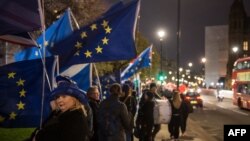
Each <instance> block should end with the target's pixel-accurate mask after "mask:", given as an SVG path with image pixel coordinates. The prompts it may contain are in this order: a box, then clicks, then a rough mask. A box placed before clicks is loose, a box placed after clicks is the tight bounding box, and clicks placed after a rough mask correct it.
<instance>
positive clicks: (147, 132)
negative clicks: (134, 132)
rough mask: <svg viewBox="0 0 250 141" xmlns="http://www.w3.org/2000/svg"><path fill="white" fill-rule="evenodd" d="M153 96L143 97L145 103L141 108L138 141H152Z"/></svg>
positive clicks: (150, 94)
mask: <svg viewBox="0 0 250 141" xmlns="http://www.w3.org/2000/svg"><path fill="white" fill-rule="evenodd" d="M153 97H154V96H153V94H152V93H146V94H145V95H144V99H145V103H144V105H143V106H142V107H141V114H142V115H141V121H140V125H139V126H140V136H139V141H152V140H153V128H154V114H153V112H154V105H155V103H154V101H153Z"/></svg>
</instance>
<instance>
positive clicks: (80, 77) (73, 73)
mask: <svg viewBox="0 0 250 141" xmlns="http://www.w3.org/2000/svg"><path fill="white" fill-rule="evenodd" d="M60 75H62V76H69V77H71V78H72V79H73V80H74V81H75V82H76V83H77V85H78V86H79V88H81V89H82V90H84V91H87V90H88V88H89V87H90V86H91V83H92V70H91V65H90V64H77V65H72V66H71V67H69V68H67V69H66V70H64V71H63V72H61V73H60Z"/></svg>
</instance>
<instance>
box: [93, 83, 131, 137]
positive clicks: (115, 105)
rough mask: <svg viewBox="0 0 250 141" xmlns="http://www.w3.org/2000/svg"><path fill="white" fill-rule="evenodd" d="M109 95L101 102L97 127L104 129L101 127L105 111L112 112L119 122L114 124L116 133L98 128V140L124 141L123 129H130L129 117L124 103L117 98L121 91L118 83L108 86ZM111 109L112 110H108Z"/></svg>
mask: <svg viewBox="0 0 250 141" xmlns="http://www.w3.org/2000/svg"><path fill="white" fill-rule="evenodd" d="M109 91H110V94H111V95H110V97H108V98H107V99H105V100H104V101H102V102H101V104H100V108H99V112H98V126H99V129H105V127H103V124H102V123H101V122H102V119H103V118H104V117H105V113H112V114H113V115H112V116H113V117H114V118H115V119H116V121H118V122H119V124H118V125H117V126H116V129H117V130H116V133H115V134H112V135H107V134H105V133H106V131H101V130H99V137H100V138H99V141H126V133H125V131H126V130H127V131H130V130H131V129H132V125H131V118H130V117H129V114H128V110H127V108H126V105H125V104H124V103H123V102H121V101H120V100H119V96H120V95H121V93H122V89H121V86H120V84H117V83H115V84H112V85H111V86H110V90H109ZM111 110H112V112H110V111H111Z"/></svg>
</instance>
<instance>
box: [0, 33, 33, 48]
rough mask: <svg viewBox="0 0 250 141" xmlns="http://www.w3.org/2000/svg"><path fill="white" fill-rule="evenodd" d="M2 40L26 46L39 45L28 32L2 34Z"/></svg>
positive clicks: (0, 37) (0, 38)
mask: <svg viewBox="0 0 250 141" xmlns="http://www.w3.org/2000/svg"><path fill="white" fill-rule="evenodd" d="M0 40H3V41H6V42H10V43H13V44H19V45H22V46H25V47H33V46H37V43H36V41H35V40H34V39H33V38H32V36H31V35H30V34H29V33H28V32H24V33H17V34H8V35H1V36H0Z"/></svg>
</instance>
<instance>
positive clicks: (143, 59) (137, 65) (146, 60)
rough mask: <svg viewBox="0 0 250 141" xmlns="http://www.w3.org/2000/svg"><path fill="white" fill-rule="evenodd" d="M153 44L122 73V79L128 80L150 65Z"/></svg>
mask: <svg viewBox="0 0 250 141" xmlns="http://www.w3.org/2000/svg"><path fill="white" fill-rule="evenodd" d="M151 54H152V45H151V46H150V47H148V48H146V49H145V50H144V51H143V52H142V53H141V54H140V55H139V56H138V57H137V58H136V59H135V60H134V61H133V62H131V63H130V64H129V65H128V67H127V68H125V70H124V71H123V72H122V73H121V80H122V81H124V80H127V79H128V78H130V77H131V76H133V75H134V74H135V73H137V72H138V71H139V70H140V69H142V68H145V67H149V66H150V65H151V58H152V57H151Z"/></svg>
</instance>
